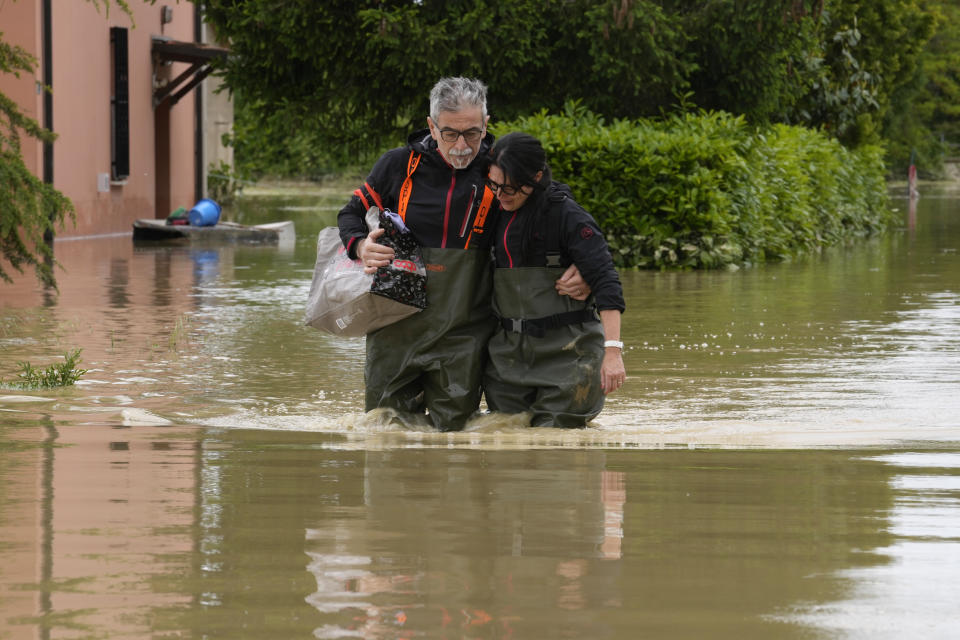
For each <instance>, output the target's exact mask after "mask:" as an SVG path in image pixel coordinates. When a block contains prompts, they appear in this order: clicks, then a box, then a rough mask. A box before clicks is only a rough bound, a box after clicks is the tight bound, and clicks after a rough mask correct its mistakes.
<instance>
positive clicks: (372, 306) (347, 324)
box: [304, 207, 426, 337]
mask: <svg viewBox="0 0 960 640" xmlns="http://www.w3.org/2000/svg"><path fill="white" fill-rule="evenodd" d="M381 215H382V214H381V213H380V211H379V209H377V208H376V207H371V208H370V210H368V211H367V218H366V220H367V225H368V227H369V228H370V230H371V231H372V230H373V229H376V228H377V227H378V226H379V224H380V219H381ZM387 233H390V230H389V229H387V228H385V234H384V237H385V236H386V234H387ZM408 235H409V234H408ZM381 239H382V238H381ZM411 239H412V237H411ZM384 244H386V243H384ZM395 250H396V249H395ZM417 253H418V254H419V247H417ZM394 262H395V263H396V262H397V260H394ZM420 268H421V269H422V268H423V260H422V258H421V259H420ZM388 269H389V267H382V268H381V269H378V272H379V271H385V270H388ZM401 271H404V272H405V273H409V271H407V270H405V269H401ZM424 273H425V272H424ZM374 281H375V275H374V274H369V273H364V272H363V263H362V262H361V261H360V260H352V259H350V256H348V255H347V251H346V249H345V248H344V246H343V243H342V242H341V240H340V232H339V229H337V227H327V228H326V229H323V230H322V231H320V235H319V236H318V237H317V262H316V265H315V266H314V270H313V281H312V282H311V284H310V294H309V295H308V297H307V308H306V315H305V317H304V323H305V324H307V325H309V326H311V327H314V328H315V329H320V330H322V331H327V332H329V333H332V334H334V335H338V336H348V337H356V336H362V335H366V334H367V333H370V332H371V331H376V330H377V329H379V328H381V327H385V326H387V325H388V324H392V323H394V322H397V321H398V320H402V319H403V318H406V317H408V316H411V315H413V314H414V313H417V312H418V311H420V310H421V309H422V308H424V307H425V306H426V304H425V303H426V290H425V281H424V293H423V302H424V305H423V306H419V305H414V304H405V303H404V302H402V301H397V300H396V299H394V297H389V296H387V295H384V294H385V293H388V292H397V291H399V289H398V288H397V287H393V286H386V287H383V286H381V288H382V289H383V290H382V291H378V292H376V293H374V292H373V291H372V290H371V289H372V287H373V285H374ZM405 281H406V280H405ZM397 297H401V296H397Z"/></svg>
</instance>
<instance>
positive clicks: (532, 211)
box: [489, 131, 553, 255]
mask: <svg viewBox="0 0 960 640" xmlns="http://www.w3.org/2000/svg"><path fill="white" fill-rule="evenodd" d="M489 159H490V164H491V165H494V164H495V165H497V166H498V167H500V170H501V171H503V179H504V181H505V182H506V183H508V184H512V185H513V186H515V187H528V186H529V187H533V193H531V194H530V196H529V197H528V198H527V202H526V203H525V204H524V209H526V210H527V214H526V215H524V216H523V217H522V219H521V221H520V224H521V225H522V227H521V228H522V234H523V235H522V238H523V242H522V244H521V251H522V253H523V254H524V255H529V247H530V243H531V241H532V239H533V234H534V232H535V231H536V230H537V229H539V228H540V226H541V224H540V220H541V218H542V217H543V209H544V206H543V205H544V202H543V200H544V197H545V192H546V189H547V187H549V186H550V183H551V181H552V180H553V176H552V175H551V173H550V167H549V166H547V154H546V152H545V151H544V150H543V145H542V144H540V141H539V140H537V139H536V138H534V137H533V136H531V135H530V134H528V133H523V132H520V131H515V132H513V133H508V134H507V135H505V136H503V137H502V138H498V139H497V141H496V142H494V143H493V148H492V149H490V153H489ZM540 171H542V172H543V175H542V176H541V177H540V179H539V180H537V173H538V172H540Z"/></svg>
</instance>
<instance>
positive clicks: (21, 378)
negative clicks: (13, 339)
mask: <svg viewBox="0 0 960 640" xmlns="http://www.w3.org/2000/svg"><path fill="white" fill-rule="evenodd" d="M80 351H81V350H80V349H74V350H73V351H72V352H69V353H65V354H63V362H60V363H54V364H52V365H50V366H49V367H46V368H44V369H38V368H36V367H34V366H33V365H32V364H30V363H29V362H25V361H24V362H18V363H17V364H19V365H20V369H21V371H20V373H19V374H17V377H18V379H17V380H13V381H11V382H5V383H3V386H6V387H9V388H13V389H52V388H55V387H68V386H70V385H72V384H73V383H75V382H76V381H77V380H79V379H80V377H81V376H82V375H83V374H85V373H86V372H87V370H86V369H80V368H79V367H78V366H77V364H79V362H80Z"/></svg>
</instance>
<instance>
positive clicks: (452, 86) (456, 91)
mask: <svg viewBox="0 0 960 640" xmlns="http://www.w3.org/2000/svg"><path fill="white" fill-rule="evenodd" d="M470 106H472V107H480V110H481V111H482V112H483V119H484V121H486V119H487V85H485V84H483V83H482V82H480V81H479V80H477V79H475V78H463V77H458V78H440V80H438V81H437V84H435V85H433V89H431V90H430V118H432V119H433V121H434V122H436V121H437V118H438V117H439V116H440V112H441V111H449V112H454V113H455V112H457V111H460V110H461V109H463V108H464V107H470Z"/></svg>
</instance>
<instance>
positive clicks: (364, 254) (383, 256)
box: [357, 229, 394, 273]
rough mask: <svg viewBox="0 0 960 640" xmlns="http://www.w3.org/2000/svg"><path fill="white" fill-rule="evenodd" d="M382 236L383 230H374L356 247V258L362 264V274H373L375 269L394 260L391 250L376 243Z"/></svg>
mask: <svg viewBox="0 0 960 640" xmlns="http://www.w3.org/2000/svg"><path fill="white" fill-rule="evenodd" d="M383 234H384V230H383V229H374V230H373V231H371V232H370V235H368V236H367V237H366V238H364V239H363V240H361V241H360V244H359V245H357V258H359V259H360V261H361V262H363V272H364V273H374V272H375V271H376V270H377V267H385V266H387V265H388V264H390V261H391V260H393V258H394V252H393V249H391V248H390V247H386V246H384V245H382V244H379V243H377V238H379V237H380V236H382V235H383Z"/></svg>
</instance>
